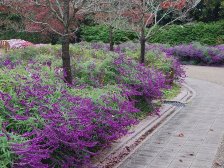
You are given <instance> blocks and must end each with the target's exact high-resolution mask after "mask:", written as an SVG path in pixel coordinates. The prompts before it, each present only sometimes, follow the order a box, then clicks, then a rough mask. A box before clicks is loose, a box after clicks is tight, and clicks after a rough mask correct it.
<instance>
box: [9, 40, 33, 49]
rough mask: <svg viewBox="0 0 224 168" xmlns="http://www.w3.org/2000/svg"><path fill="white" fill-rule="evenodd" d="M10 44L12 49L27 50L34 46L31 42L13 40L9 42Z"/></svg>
mask: <svg viewBox="0 0 224 168" xmlns="http://www.w3.org/2000/svg"><path fill="white" fill-rule="evenodd" d="M8 42H9V45H10V49H18V48H26V47H29V46H32V45H33V44H32V43H31V42H29V41H25V40H21V39H11V40H8Z"/></svg>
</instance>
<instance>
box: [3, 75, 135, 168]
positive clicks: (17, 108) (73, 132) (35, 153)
mask: <svg viewBox="0 0 224 168" xmlns="http://www.w3.org/2000/svg"><path fill="white" fill-rule="evenodd" d="M39 76H40V74H38V73H36V74H33V75H31V78H30V79H25V83H23V84H22V85H20V86H16V88H15V89H14V92H13V93H11V94H9V93H3V92H2V91H1V92H0V104H1V110H2V111H4V113H3V114H1V117H2V118H4V120H5V126H4V127H5V128H6V130H7V132H5V133H4V135H3V136H9V135H10V133H13V134H17V135H20V136H21V137H23V138H24V141H23V142H22V143H14V144H12V145H11V148H12V151H13V152H14V153H15V154H16V155H17V156H18V159H17V160H15V161H14V163H13V166H14V167H38V168H47V167H74V166H75V167H76V166H78V167H79V166H80V165H83V164H85V165H87V164H89V160H90V157H91V156H93V155H95V152H96V151H97V149H99V148H100V147H103V146H105V145H108V144H109V143H111V142H112V141H113V140H116V139H117V138H119V137H120V136H122V135H124V134H125V133H126V132H127V130H128V129H127V128H128V126H131V125H133V124H134V123H136V120H135V119H133V117H132V113H136V112H138V111H139V110H138V109H136V108H135V107H134V102H133V101H130V100H128V99H125V97H124V99H119V98H118V97H119V96H118V95H116V94H111V95H104V96H102V97H101V98H100V99H102V100H101V101H103V102H104V103H105V104H104V105H102V104H99V103H97V102H93V101H92V100H91V99H90V98H83V97H79V96H74V95H72V94H71V93H69V92H68V91H67V90H66V89H62V88H61V89H58V88H57V87H55V86H54V85H46V84H44V83H43V82H42V80H41V79H40V78H39ZM111 104H116V108H113V107H112V106H111ZM9 120H10V122H9Z"/></svg>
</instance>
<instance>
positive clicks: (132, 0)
mask: <svg viewBox="0 0 224 168" xmlns="http://www.w3.org/2000/svg"><path fill="white" fill-rule="evenodd" d="M199 2H200V0H129V1H128V2H127V3H128V4H129V9H128V10H127V11H126V12H125V13H124V14H123V16H125V17H126V18H127V21H128V23H129V28H131V29H132V30H134V31H135V32H136V33H137V35H138V37H139V41H140V43H141V54H140V62H141V63H144V61H145V43H146V41H147V40H149V39H150V37H151V36H152V35H153V34H155V33H158V32H159V31H160V30H161V29H163V28H164V27H165V26H167V25H170V24H172V23H174V22H175V21H177V20H181V19H183V18H185V17H186V16H187V14H188V13H189V11H191V10H192V9H193V8H194V7H195V6H196V5H197V4H198V3H199ZM161 11H163V13H162V15H161ZM171 13H173V17H172V19H171V20H170V21H169V22H168V23H166V24H164V25H163V26H159V25H160V23H161V22H162V21H163V20H164V19H165V18H166V17H167V16H169V14H171Z"/></svg>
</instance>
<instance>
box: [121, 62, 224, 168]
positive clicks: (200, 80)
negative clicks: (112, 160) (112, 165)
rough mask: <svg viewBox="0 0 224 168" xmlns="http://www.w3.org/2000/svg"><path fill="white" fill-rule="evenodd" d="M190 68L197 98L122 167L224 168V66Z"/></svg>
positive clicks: (145, 142)
mask: <svg viewBox="0 0 224 168" xmlns="http://www.w3.org/2000/svg"><path fill="white" fill-rule="evenodd" d="M186 71H187V75H188V78H187V79H186V83H187V84H188V85H189V86H191V87H192V88H193V89H195V91H196V93H197V95H196V97H195V98H194V100H193V101H192V102H190V103H189V104H187V105H186V107H185V108H183V109H182V110H181V111H180V112H179V113H177V114H176V115H175V116H174V117H173V118H171V119H170V120H169V121H167V122H166V123H164V125H162V127H160V128H159V129H158V130H157V131H156V132H155V133H154V134H153V135H152V136H150V137H149V138H148V139H146V140H145V141H144V142H143V144H142V145H141V146H140V147H139V148H138V149H137V150H136V151H134V152H133V154H131V155H130V156H129V157H128V158H127V159H126V160H125V161H124V162H123V163H122V164H121V165H120V166H119V168H211V167H212V166H214V167H220V168H223V167H222V166H224V165H222V164H223V160H222V159H223V158H222V157H223V156H224V155H223V151H224V150H223V148H224V147H223V146H224V145H221V144H222V140H223V135H224V68H215V67H197V66H187V67H186ZM217 159H219V160H217Z"/></svg>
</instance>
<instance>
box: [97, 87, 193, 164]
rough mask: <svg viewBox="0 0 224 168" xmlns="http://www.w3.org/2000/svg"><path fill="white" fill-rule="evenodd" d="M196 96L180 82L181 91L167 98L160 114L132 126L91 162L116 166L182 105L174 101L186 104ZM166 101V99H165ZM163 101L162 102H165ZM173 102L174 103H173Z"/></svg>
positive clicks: (191, 89)
mask: <svg viewBox="0 0 224 168" xmlns="http://www.w3.org/2000/svg"><path fill="white" fill-rule="evenodd" d="M195 96H196V91H195V90H194V89H193V88H191V87H190V86H189V85H188V84H187V83H182V87H181V92H180V94H178V96H176V97H175V98H174V99H172V100H167V102H170V103H166V104H163V105H162V107H161V109H160V113H161V115H160V116H157V115H155V116H148V117H147V118H146V119H144V120H142V121H141V122H140V123H139V124H138V125H136V126H134V127H133V128H132V129H131V130H130V131H129V132H130V133H129V134H127V135H126V136H124V137H122V138H121V139H119V140H118V141H116V142H115V143H113V144H112V146H111V147H110V148H108V149H105V150H103V151H101V152H100V153H101V154H100V155H99V156H97V157H95V158H94V160H93V162H95V163H96V164H95V166H96V167H98V168H111V167H117V166H118V165H119V163H120V162H121V161H122V160H125V158H127V157H128V156H129V155H130V154H131V153H132V152H133V151H135V149H136V148H137V147H138V146H139V144H141V143H142V142H143V141H144V140H145V139H146V138H148V136H149V135H151V134H153V132H154V131H155V130H156V129H158V128H159V127H160V126H161V125H162V124H164V123H165V122H167V121H168V120H169V119H171V118H172V117H173V116H174V115H175V114H176V113H178V112H179V111H180V110H181V109H182V108H183V107H184V106H177V105H175V104H176V103H180V104H183V105H185V104H188V103H189V102H191V100H192V99H193V98H194V97H195ZM165 101H166V100H165ZM165 101H164V102H165ZM173 102H174V103H173Z"/></svg>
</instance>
